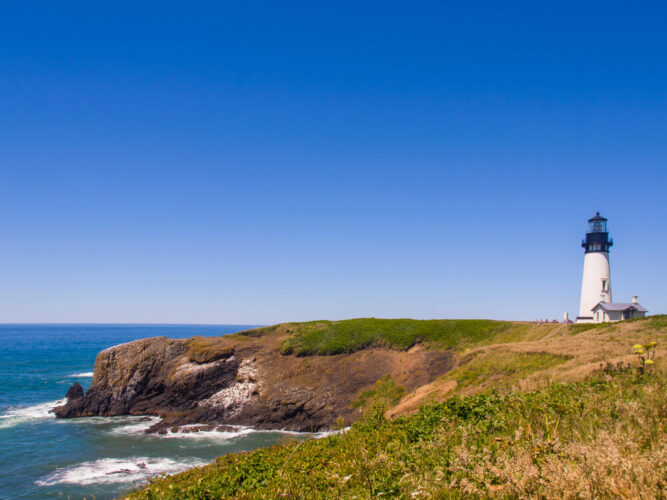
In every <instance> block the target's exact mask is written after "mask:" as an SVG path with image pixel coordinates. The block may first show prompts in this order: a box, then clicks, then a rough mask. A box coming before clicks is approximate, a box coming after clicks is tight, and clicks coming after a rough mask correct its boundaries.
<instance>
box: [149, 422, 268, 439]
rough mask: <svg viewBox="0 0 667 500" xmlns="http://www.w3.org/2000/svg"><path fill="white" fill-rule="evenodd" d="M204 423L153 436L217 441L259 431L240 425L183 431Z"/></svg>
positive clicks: (182, 426) (184, 426)
mask: <svg viewBox="0 0 667 500" xmlns="http://www.w3.org/2000/svg"><path fill="white" fill-rule="evenodd" d="M201 425H202V424H192V425H181V426H180V427H179V431H178V432H171V429H170V430H169V432H168V433H167V434H152V436H155V437H159V438H164V439H198V440H201V439H210V440H215V441H230V440H232V439H236V438H238V437H241V436H246V435H248V434H250V433H252V432H258V431H257V430H256V429H253V428H252V427H238V430H236V431H198V432H183V430H184V429H188V430H190V429H193V428H196V427H201Z"/></svg>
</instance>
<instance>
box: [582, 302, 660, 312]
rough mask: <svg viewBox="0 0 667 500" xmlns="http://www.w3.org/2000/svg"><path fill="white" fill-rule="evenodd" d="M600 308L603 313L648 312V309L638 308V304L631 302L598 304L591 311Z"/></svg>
mask: <svg viewBox="0 0 667 500" xmlns="http://www.w3.org/2000/svg"><path fill="white" fill-rule="evenodd" d="M598 307H599V308H600V309H602V310H604V311H607V312H610V311H628V310H630V309H634V310H635V311H639V312H648V309H645V308H644V307H642V306H640V305H639V304H633V303H632V302H600V303H599V304H598V305H596V306H595V307H594V308H593V309H592V310H593V311H595V310H596V309H597V308H598Z"/></svg>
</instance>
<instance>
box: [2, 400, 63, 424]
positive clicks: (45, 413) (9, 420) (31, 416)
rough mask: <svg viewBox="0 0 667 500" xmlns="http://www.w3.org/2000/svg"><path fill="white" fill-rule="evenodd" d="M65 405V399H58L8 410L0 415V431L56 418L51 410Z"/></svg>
mask: <svg viewBox="0 0 667 500" xmlns="http://www.w3.org/2000/svg"><path fill="white" fill-rule="evenodd" d="M65 403H67V399H59V400H58V401H49V402H47V403H40V404H38V405H34V406H27V407H25V408H12V409H9V410H7V411H6V412H5V413H4V414H2V415H0V429H8V428H9V427H14V426H16V425H20V424H24V423H28V422H35V421H37V420H44V419H47V418H56V416H55V414H54V413H52V411H51V410H53V409H54V408H55V407H56V406H62V405H64V404H65Z"/></svg>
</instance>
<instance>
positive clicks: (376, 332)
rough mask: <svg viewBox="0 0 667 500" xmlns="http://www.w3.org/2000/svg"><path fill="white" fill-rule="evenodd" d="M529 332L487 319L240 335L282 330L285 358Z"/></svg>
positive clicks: (297, 327)
mask: <svg viewBox="0 0 667 500" xmlns="http://www.w3.org/2000/svg"><path fill="white" fill-rule="evenodd" d="M527 329H529V325H528V324H525V323H517V322H511V321H492V320H485V319H457V320H447V319H433V320H414V319H377V318H357V319H348V320H344V321H311V322H306V323H284V324H281V325H276V326H270V327H264V328H259V329H255V330H248V331H245V332H241V334H240V335H246V336H263V335H269V334H272V333H275V332H281V331H282V332H284V333H285V334H286V338H285V339H284V340H283V344H282V352H283V354H292V353H294V354H296V355H297V356H312V355H334V354H345V353H353V352H357V351H360V350H362V349H366V348H368V347H389V348H392V349H399V350H406V349H409V348H411V347H412V346H414V345H415V344H417V343H419V344H424V345H426V346H427V347H430V348H433V349H453V348H462V347H468V346H473V345H478V344H481V343H486V344H488V343H494V342H510V341H513V340H518V339H519V338H520V337H521V336H522V334H524V333H525V332H526V330H527Z"/></svg>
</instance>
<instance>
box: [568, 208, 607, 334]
mask: <svg viewBox="0 0 667 500" xmlns="http://www.w3.org/2000/svg"><path fill="white" fill-rule="evenodd" d="M613 244H614V240H612V239H610V238H609V232H608V231H607V219H605V218H604V217H602V216H601V215H600V212H596V214H595V217H593V218H591V219H588V232H587V233H586V239H585V240H584V241H583V242H582V243H581V246H582V247H583V248H584V250H585V252H586V255H585V257H584V276H583V278H582V280H581V302H580V303H579V316H577V323H589V322H591V323H592V322H594V321H595V319H594V316H593V308H594V307H595V306H596V305H598V304H599V303H601V302H602V303H607V302H611V278H610V272H609V249H610V248H611V246H612V245H613Z"/></svg>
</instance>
